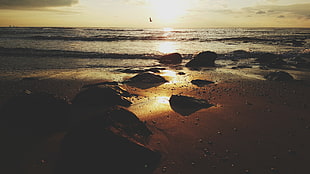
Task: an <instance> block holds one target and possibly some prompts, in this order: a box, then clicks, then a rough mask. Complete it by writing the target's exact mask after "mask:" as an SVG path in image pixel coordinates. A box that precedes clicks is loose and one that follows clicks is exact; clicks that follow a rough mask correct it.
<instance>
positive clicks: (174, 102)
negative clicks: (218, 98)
mask: <svg viewBox="0 0 310 174" xmlns="http://www.w3.org/2000/svg"><path fill="white" fill-rule="evenodd" d="M169 103H170V106H171V108H172V109H173V110H174V111H175V112H177V113H179V114H181V115H183V116H188V115H190V114H192V113H194V112H196V111H198V110H200V109H202V108H209V107H211V106H213V105H212V104H210V103H209V102H208V101H207V100H203V99H196V98H193V97H188V96H182V95H172V96H171V97H170V99H169Z"/></svg>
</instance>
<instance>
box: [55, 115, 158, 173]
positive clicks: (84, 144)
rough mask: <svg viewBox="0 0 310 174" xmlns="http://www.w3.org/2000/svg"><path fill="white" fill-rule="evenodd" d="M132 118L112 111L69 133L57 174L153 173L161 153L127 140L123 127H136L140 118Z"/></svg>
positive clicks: (62, 146) (63, 145)
mask: <svg viewBox="0 0 310 174" xmlns="http://www.w3.org/2000/svg"><path fill="white" fill-rule="evenodd" d="M132 115H134V114H132V113H130V112H129V111H126V110H123V109H120V110H116V111H110V112H107V113H106V114H105V115H102V116H100V117H97V118H95V119H92V120H88V121H86V122H83V124H81V125H79V126H77V127H75V128H74V129H72V130H71V131H69V132H68V133H67V134H66V135H65V137H64V139H63V141H62V144H61V150H60V158H59V160H58V163H57V165H56V169H55V171H56V172H55V173H57V174H68V173H77V174H85V173H113V174H124V173H135V174H150V173H152V172H153V170H154V169H156V167H157V166H158V164H159V161H160V158H161V155H160V153H158V152H155V151H153V150H151V149H148V148H147V147H145V146H143V145H141V144H137V143H135V142H134V141H131V140H130V138H125V137H128V134H129V133H128V132H127V131H128V130H123V129H122V128H120V127H119V125H122V126H126V125H127V126H132V127H135V126H136V123H137V118H136V117H132ZM138 122H140V121H139V120H138ZM132 124H133V125H132ZM111 126H112V127H113V128H111ZM115 129H116V131H115ZM124 132H125V133H126V132H127V133H126V134H125V135H124ZM129 137H130V136H129Z"/></svg>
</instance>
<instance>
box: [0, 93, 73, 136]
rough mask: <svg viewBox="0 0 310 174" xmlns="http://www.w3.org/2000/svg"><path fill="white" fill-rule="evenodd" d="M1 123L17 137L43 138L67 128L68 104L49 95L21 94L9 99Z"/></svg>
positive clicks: (4, 107)
mask: <svg viewBox="0 0 310 174" xmlns="http://www.w3.org/2000/svg"><path fill="white" fill-rule="evenodd" d="M0 115H1V117H0V120H1V122H2V123H3V125H5V126H6V128H7V129H8V130H9V131H8V132H9V133H11V134H14V136H18V137H29V138H30V137H33V138H36V137H46V136H48V135H50V134H53V133H56V132H59V131H64V130H66V129H67V126H68V120H69V116H68V115H69V105H68V103H67V102H66V101H65V100H63V99H58V98H56V97H55V96H54V95H52V94H48V93H31V92H27V93H23V94H20V95H18V96H16V97H13V98H12V99H10V100H8V101H7V102H6V103H5V104H4V105H3V106H2V108H1V110H0Z"/></svg>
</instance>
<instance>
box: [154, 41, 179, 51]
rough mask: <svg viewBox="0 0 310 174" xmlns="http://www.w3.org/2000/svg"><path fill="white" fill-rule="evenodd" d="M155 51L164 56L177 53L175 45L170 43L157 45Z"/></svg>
mask: <svg viewBox="0 0 310 174" xmlns="http://www.w3.org/2000/svg"><path fill="white" fill-rule="evenodd" d="M157 50H158V51H159V52H160V53H164V54H167V53H173V52H176V51H177V44H176V43H175V42H170V41H165V42H161V43H159V45H158V48H157Z"/></svg>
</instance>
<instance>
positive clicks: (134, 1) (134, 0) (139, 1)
mask: <svg viewBox="0 0 310 174" xmlns="http://www.w3.org/2000/svg"><path fill="white" fill-rule="evenodd" d="M122 1H123V2H124V3H127V4H131V5H145V4H146V3H147V2H146V1H145V0H122Z"/></svg>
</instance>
